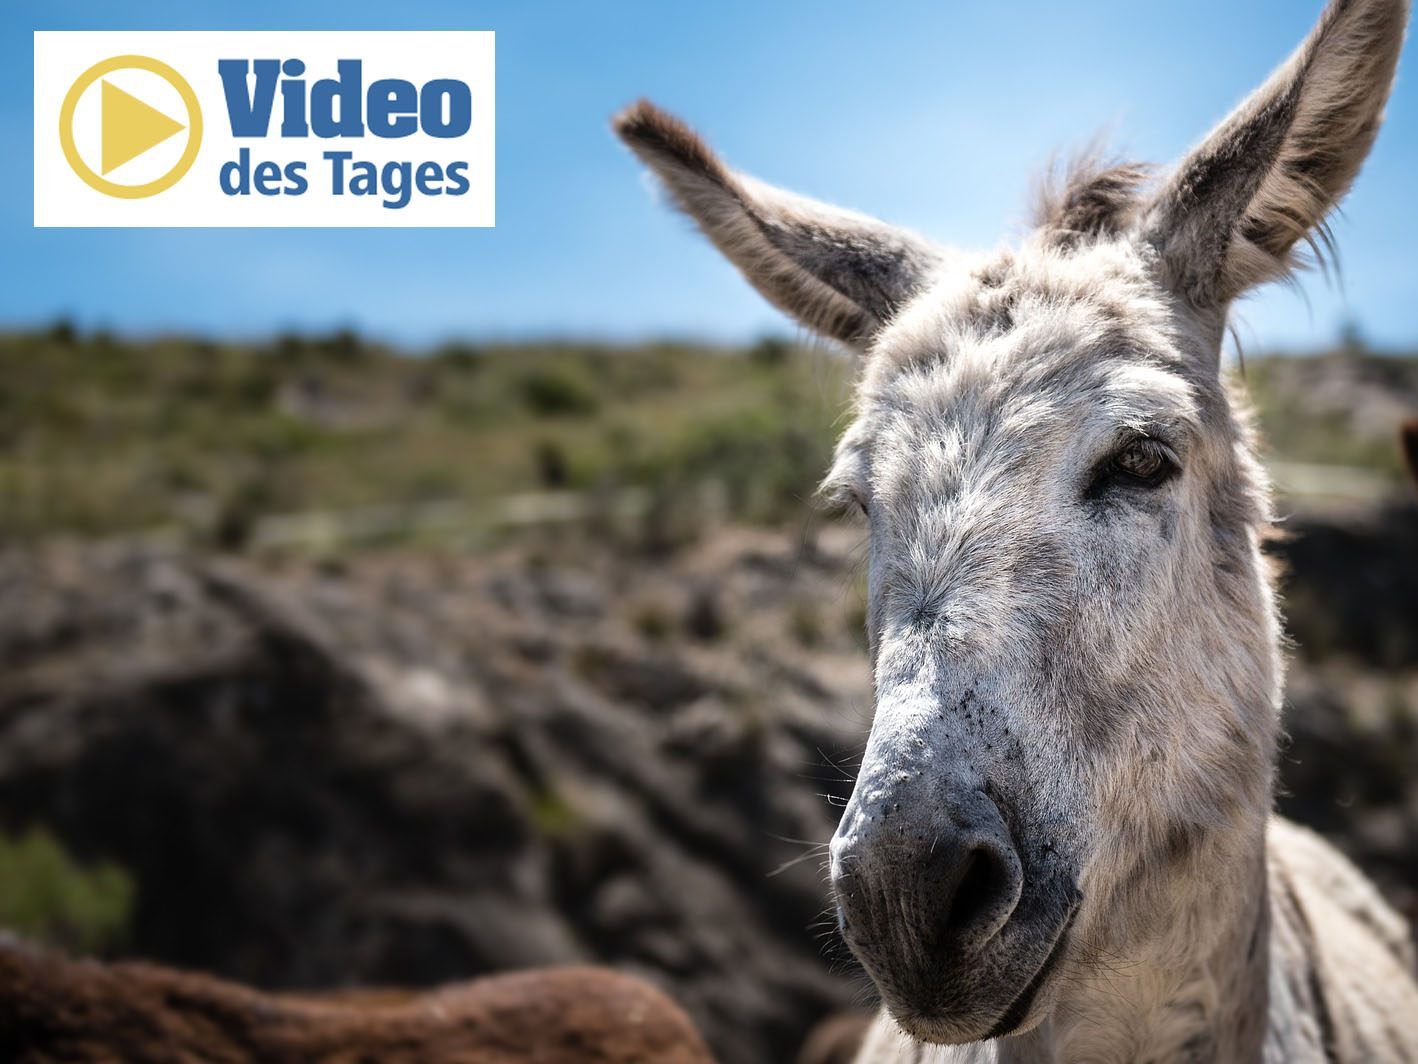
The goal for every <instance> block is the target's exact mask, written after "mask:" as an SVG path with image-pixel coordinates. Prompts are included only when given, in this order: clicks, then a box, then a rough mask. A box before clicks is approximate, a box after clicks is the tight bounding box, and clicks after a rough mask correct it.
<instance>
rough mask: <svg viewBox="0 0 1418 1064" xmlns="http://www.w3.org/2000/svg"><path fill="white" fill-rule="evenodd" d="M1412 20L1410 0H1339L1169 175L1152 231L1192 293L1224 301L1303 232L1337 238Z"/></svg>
mask: <svg viewBox="0 0 1418 1064" xmlns="http://www.w3.org/2000/svg"><path fill="white" fill-rule="evenodd" d="M1407 18H1408V0H1331V2H1330V4H1329V7H1328V8H1326V10H1325V12H1324V14H1323V15H1322V16H1321V18H1320V21H1319V24H1318V25H1317V26H1316V27H1315V28H1314V30H1313V31H1311V33H1310V36H1309V38H1308V39H1307V40H1306V41H1305V42H1304V43H1303V44H1302V45H1300V47H1299V48H1298V49H1297V50H1296V51H1295V53H1294V54H1293V55H1292V56H1291V57H1290V58H1289V60H1288V61H1286V62H1285V63H1284V64H1283V65H1282V66H1281V67H1280V68H1279V69H1277V70H1276V71H1275V73H1274V74H1272V75H1271V76H1270V79H1269V80H1268V81H1267V82H1266V83H1265V84H1264V85H1262V86H1261V87H1260V88H1259V89H1258V90H1257V91H1256V92H1255V93H1254V94H1252V95H1251V97H1250V98H1249V99H1247V100H1246V101H1245V102H1244V103H1242V104H1241V105H1240V106H1239V107H1238V108H1236V110H1235V111H1234V112H1232V114H1231V116H1230V117H1229V118H1227V119H1226V120H1225V121H1224V122H1222V123H1221V125H1219V126H1218V127H1217V128H1216V129H1215V130H1214V131H1213V132H1212V133H1211V135H1210V136H1208V137H1207V138H1206V140H1205V141H1203V142H1202V144H1201V145H1200V147H1198V148H1196V149H1195V150H1194V151H1193V152H1192V153H1191V154H1190V155H1189V156H1187V158H1186V159H1185V160H1183V162H1182V163H1181V165H1180V166H1179V167H1178V169H1177V171H1176V173H1175V174H1174V175H1173V176H1172V177H1171V179H1170V180H1169V181H1168V182H1167V183H1165V184H1164V185H1163V187H1162V189H1161V190H1160V192H1159V193H1158V195H1157V198H1156V199H1155V200H1154V201H1153V203H1152V204H1151V206H1150V208H1149V212H1148V214H1147V215H1146V220H1145V222H1144V227H1145V232H1146V234H1147V236H1148V237H1149V239H1150V240H1151V242H1152V243H1153V244H1154V245H1156V246H1157V247H1158V248H1159V249H1160V251H1161V252H1162V256H1163V261H1164V262H1165V264H1166V266H1167V268H1168V270H1169V272H1170V274H1171V279H1172V281H1173V283H1174V284H1175V286H1176V287H1177V288H1178V290H1179V291H1180V292H1181V293H1182V294H1183V295H1185V296H1187V297H1188V298H1189V299H1191V300H1192V302H1193V303H1195V304H1196V305H1198V306H1219V305H1224V304H1225V303H1226V302H1227V301H1228V300H1230V299H1233V298H1235V297H1236V296H1238V295H1240V294H1241V293H1242V292H1244V291H1245V290H1246V289H1247V288H1250V287H1251V286H1252V285H1256V284H1259V283H1261V282H1262V281H1268V280H1271V279H1272V278H1275V277H1278V276H1281V275H1283V274H1284V273H1286V272H1287V271H1288V270H1290V269H1291V268H1292V267H1293V266H1295V265H1296V262H1295V259H1294V254H1293V253H1294V249H1295V245H1296V243H1297V242H1298V241H1300V240H1301V239H1305V240H1307V241H1310V242H1313V240H1314V239H1315V237H1316V236H1318V239H1319V240H1320V241H1322V242H1324V243H1326V244H1327V243H1328V233H1327V231H1326V230H1324V228H1323V225H1324V219H1325V216H1326V215H1327V214H1328V213H1329V211H1330V209H1331V208H1333V207H1334V206H1335V204H1336V203H1338V202H1339V200H1340V199H1341V198H1342V197H1343V196H1344V193H1345V192H1346V191H1348V189H1349V185H1350V183H1351V182H1352V181H1353V180H1354V176H1355V174H1357V173H1358V172H1359V166H1360V164H1361V163H1362V162H1363V161H1364V157H1365V156H1366V155H1368V153H1369V148H1370V146H1371V145H1372V144H1373V142H1374V135H1375V134H1376V133H1377V132H1378V128H1379V122H1380V120H1381V115H1382V112H1383V108H1384V104H1385V102H1386V101H1387V100H1388V95H1389V89H1390V87H1391V86H1392V84H1393V75H1394V67H1395V65H1396V64H1397V61H1398V53H1399V49H1400V47H1401V46H1402V43H1403V31H1404V26H1405V24H1406V22H1407ZM1314 230H1318V233H1313V232H1312V231H1314Z"/></svg>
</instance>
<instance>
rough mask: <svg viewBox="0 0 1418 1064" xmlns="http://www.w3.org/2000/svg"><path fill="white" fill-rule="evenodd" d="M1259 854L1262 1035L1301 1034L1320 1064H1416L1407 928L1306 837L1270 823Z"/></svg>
mask: <svg viewBox="0 0 1418 1064" xmlns="http://www.w3.org/2000/svg"><path fill="white" fill-rule="evenodd" d="M1267 850H1268V855H1269V865H1270V892H1271V911H1272V919H1273V927H1272V939H1271V947H1272V959H1273V961H1274V965H1273V968H1272V979H1271V999H1272V1000H1271V1018H1272V1034H1273V1035H1274V1034H1277V1033H1279V1032H1278V1030H1277V1029H1285V1028H1289V1029H1290V1030H1292V1031H1296V1032H1298V1031H1299V1030H1300V1029H1302V1028H1303V1029H1305V1030H1306V1031H1308V1032H1309V1036H1310V1037H1311V1038H1313V1039H1316V1040H1317V1041H1318V1042H1319V1043H1321V1045H1323V1046H1324V1047H1327V1049H1328V1051H1329V1054H1330V1056H1329V1058H1328V1059H1334V1060H1340V1061H1361V1060H1418V1025H1415V1023H1414V1017H1415V1016H1418V982H1415V980H1414V944H1413V938H1412V932H1411V931H1410V929H1409V926H1408V922H1407V921H1406V920H1404V919H1403V917H1401V916H1400V915H1399V914H1398V913H1397V912H1395V911H1394V910H1393V908H1392V907H1391V906H1389V905H1388V903H1387V902H1385V901H1384V900H1383V898H1382V897H1380V895H1379V892H1378V890H1377V889H1376V888H1375V887H1374V885H1373V883H1371V882H1370V881H1369V880H1368V879H1366V878H1365V877H1364V875H1363V873H1361V872H1360V871H1359V870H1358V869H1357V868H1355V867H1354V865H1353V864H1352V863H1350V861H1349V859H1348V858H1346V857H1345V856H1344V855H1342V854H1341V853H1340V852H1339V851H1338V850H1336V849H1335V848H1334V847H1333V846H1331V845H1330V844H1329V843H1327V842H1325V841H1324V840H1323V839H1322V838H1320V837H1319V836H1318V835H1316V834H1315V833H1314V832H1312V831H1309V830H1308V829H1306V828H1302V827H1300V826H1298V825H1296V824H1292V823H1290V822H1289V821H1287V820H1284V819H1282V818H1280V817H1273V818H1272V819H1271V822H1270V830H1269V834H1268V846H1267ZM1287 1014H1288V1015H1287ZM1301 1014H1302V1015H1301Z"/></svg>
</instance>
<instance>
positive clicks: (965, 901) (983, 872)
mask: <svg viewBox="0 0 1418 1064" xmlns="http://www.w3.org/2000/svg"><path fill="white" fill-rule="evenodd" d="M1017 888H1018V883H1017V875H1016V871H1015V863H1014V862H1012V861H1010V860H1008V859H1007V858H1006V857H1005V855H1004V854H1002V853H1000V852H999V850H998V849H997V848H996V847H994V846H991V845H989V844H987V843H986V844H977V845H975V846H974V847H972V848H971V850H970V852H969V854H968V855H967V856H966V858H965V861H964V871H963V872H962V873H961V875H960V878H959V879H958V880H957V881H956V886H955V890H954V892H953V893H952V895H951V896H950V897H949V898H948V899H947V900H946V904H945V912H944V916H943V919H942V921H941V930H942V931H943V932H944V933H945V934H946V935H947V936H949V937H950V938H951V939H952V940H954V941H956V942H961V943H972V944H978V943H983V942H985V941H987V940H988V939H989V938H991V937H992V936H993V935H994V934H995V932H996V931H998V930H999V929H1000V928H1001V927H1002V926H1004V923H1005V922H1006V921H1007V920H1008V919H1009V915H1010V913H1011V912H1013V910H1014V902H1015V900H1016V898H1017V895H1018V889H1017Z"/></svg>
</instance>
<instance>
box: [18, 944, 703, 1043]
mask: <svg viewBox="0 0 1418 1064" xmlns="http://www.w3.org/2000/svg"><path fill="white" fill-rule="evenodd" d="M0 1060H4V1061H8V1062H12V1064H58V1062H62V1064H112V1062H115V1061H127V1062H129V1064H138V1062H142V1061H150V1062H158V1061H161V1062H164V1064H217V1062H220V1064H355V1062H357V1061H378V1062H379V1064H713V1058H712V1057H711V1056H710V1054H709V1050H708V1049H707V1048H706V1047H705V1045H704V1042H703V1041H702V1040H701V1039H700V1037H699V1034H698V1033H697V1032H696V1031H695V1029H694V1026H693V1024H692V1023H691V1022H690V1020H689V1017H688V1016H686V1015H685V1014H684V1012H683V1011H682V1010H681V1009H680V1008H679V1006H678V1005H676V1004H675V1003H674V1002H673V1001H671V1000H670V999H669V998H668V997H666V996H665V995H664V994H663V993H662V992H661V991H659V990H657V989H655V988H654V987H652V986H650V985H649V984H648V983H646V982H644V981H643V980H640V979H637V978H635V977H633V976H630V975H625V974H623V973H620V972H615V971H611V970H609V969H605V968H543V969H534V970H531V971H524V972H510V973H505V974H502V975H494V976H486V977H484V978H482V979H475V980H473V981H471V982H466V983H454V984H449V985H447V986H443V987H439V988H437V989H433V990H424V991H408V990H346V991H330V992H326V993H320V994H305V995H302V994H292V993H284V994H272V993H265V992H262V991H259V990H254V989H252V988H251V987H247V986H243V985H241V984H238V983H230V982H227V981H226V980H223V979H216V978H213V977H211V976H208V975H202V974H200V973H197V972H189V971H182V970H180V969H176V968H164V967H162V966H160V965H155V964H143V963H133V962H124V963H114V964H104V963H101V962H99V961H94V960H74V959H71V958H69V957H65V956H63V955H61V954H58V953H53V952H49V951H46V950H43V949H40V948H37V947H35V946H31V945H29V944H27V943H24V942H20V941H18V940H15V939H13V938H11V937H9V936H7V935H5V934H4V933H3V932H0Z"/></svg>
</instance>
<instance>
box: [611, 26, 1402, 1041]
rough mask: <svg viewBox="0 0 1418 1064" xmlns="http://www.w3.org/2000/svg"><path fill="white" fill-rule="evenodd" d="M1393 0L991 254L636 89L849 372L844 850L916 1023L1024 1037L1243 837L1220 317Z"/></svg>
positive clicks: (1307, 204)
mask: <svg viewBox="0 0 1418 1064" xmlns="http://www.w3.org/2000/svg"><path fill="white" fill-rule="evenodd" d="M1406 7H1407V5H1406V2H1404V0H1336V2H1335V3H1333V4H1332V5H1331V7H1330V8H1329V9H1328V10H1327V11H1326V13H1325V15H1324V16H1323V18H1322V19H1321V22H1320V24H1319V25H1318V26H1317V28H1316V29H1315V31H1314V32H1313V33H1312V35H1311V37H1310V38H1309V39H1308V40H1307V41H1306V42H1305V44H1304V45H1302V47H1301V48H1300V49H1299V50H1298V51H1297V52H1296V53H1295V55H1294V56H1292V57H1291V59H1290V60H1289V61H1288V62H1287V63H1286V64H1285V65H1284V66H1282V67H1281V68H1280V69H1279V70H1278V71H1277V72H1276V73H1275V75H1274V76H1273V77H1272V78H1271V79H1270V80H1269V81H1268V82H1267V83H1266V85H1265V86H1263V87H1262V88H1261V89H1260V90H1259V91H1258V92H1257V93H1256V94H1255V95H1254V96H1253V97H1252V98H1251V99H1249V100H1248V101H1246V102H1245V103H1244V104H1243V105H1242V106H1241V107H1240V108H1239V109H1238V110H1237V111H1236V112H1235V113H1234V114H1233V115H1232V116H1231V117H1230V118H1228V119H1227V120H1226V121H1225V122H1223V123H1222V125H1221V126H1220V127H1218V129H1217V130H1216V131H1215V132H1214V133H1213V134H1212V135H1211V136H1210V137H1209V138H1208V139H1207V140H1206V141H1204V142H1203V143H1202V145H1201V146H1200V147H1199V148H1197V149H1196V150H1195V151H1194V152H1193V153H1192V154H1191V155H1190V156H1189V157H1188V158H1186V159H1185V160H1183V162H1182V163H1181V164H1180V165H1179V166H1178V167H1177V169H1176V170H1175V172H1174V173H1173V174H1172V175H1171V176H1170V177H1168V178H1167V179H1165V180H1164V181H1162V182H1160V183H1158V184H1157V185H1156V186H1154V187H1150V188H1148V187H1145V185H1144V181H1143V176H1144V175H1143V171H1141V170H1140V169H1138V168H1134V167H1114V168H1111V169H1098V168H1092V169H1089V168H1080V169H1078V170H1076V171H1075V172H1074V173H1072V174H1071V175H1069V177H1068V178H1067V179H1066V180H1065V181H1064V183H1063V185H1062V188H1061V189H1060V190H1059V191H1058V192H1057V193H1055V194H1054V195H1052V196H1050V197H1048V198H1047V200H1046V202H1045V204H1044V209H1043V210H1042V211H1041V214H1040V218H1039V225H1038V228H1037V230H1036V231H1035V232H1034V233H1032V234H1031V235H1030V236H1029V237H1028V238H1026V239H1025V241H1024V242H1023V244H1022V246H1020V247H1019V248H1017V249H1015V250H1013V251H1010V252H1005V253H997V254H994V255H990V256H984V257H978V258H972V257H969V256H965V255H961V254H957V253H953V252H948V251H945V250H942V249H940V248H938V247H937V246H935V245H933V244H931V243H929V242H927V241H925V240H923V239H922V238H920V237H918V236H916V235H914V234H912V233H908V232H905V231H902V230H899V229H895V228H892V227H889V226H886V225H883V224H882V223H879V222H875V221H873V220H871V219H868V218H865V217H862V216H860V215H856V214H852V213H849V212H845V211H840V210H835V209H832V208H829V207H825V206H823V205H821V204H818V203H815V202H812V201H809V200H805V199H802V198H800V197H796V196H792V195H790V194H787V193H784V192H781V191H779V190H776V189H773V188H770V187H768V186H766V185H763V184H761V183H759V182H757V181H754V180H753V179H751V178H747V177H744V176H742V175H739V174H736V173H734V172H732V171H729V170H728V169H726V168H725V167H724V166H723V165H722V164H721V163H720V162H719V160H718V159H717V158H716V157H715V156H714V155H713V154H712V153H711V152H710V151H709V150H708V149H707V148H706V147H705V146H704V145H703V143H702V142H701V141H699V139H698V138H697V137H695V135H694V134H693V133H692V132H690V131H689V129H688V128H687V127H685V126H684V125H682V124H681V123H679V122H678V121H677V120H675V119H674V118H672V117H670V116H668V115H666V114H664V113H663V112H660V111H658V110H656V109H655V108H654V107H652V106H651V105H649V104H646V103H641V104H639V105H637V106H635V107H633V108H631V109H630V110H628V111H627V112H625V113H624V114H622V115H621V116H620V117H619V118H618V119H617V130H618V132H619V133H620V134H621V136H622V137H624V138H625V139H626V141H627V142H628V143H629V144H630V145H631V147H632V148H633V149H634V150H635V151H636V152H637V154H639V155H640V156H641V158H642V159H644V160H645V161H646V163H647V164H649V165H650V166H651V167H652V169H654V170H655V172H656V173H657V174H658V175H659V176H660V177H661V178H662V179H663V180H664V182H665V184H666V185H667V186H668V188H669V189H670V191H671V192H672V194H673V195H674V197H675V198H676V200H677V202H678V204H679V205H680V206H681V208H682V209H684V210H685V211H686V212H687V213H688V214H689V215H690V216H691V217H693V218H694V219H695V220H696V221H697V222H698V224H699V226H700V227H701V229H703V231H704V232H705V234H706V235H707V236H708V237H709V238H710V239H711V240H712V241H713V242H714V243H715V244H716V245H717V246H718V247H719V248H720V249H721V250H722V251H723V252H724V253H725V254H726V255H727V256H728V257H729V258H730V259H731V260H732V261H733V262H734V263H735V264H736V265H738V266H739V267H740V269H742V270H743V272H744V274H745V275H746V276H747V278H748V279H749V280H750V281H751V282H752V283H753V284H754V285H755V286H756V287H757V288H758V289H759V290H760V291H761V292H763V294H764V295H765V296H767V297H768V298H769V299H770V300H771V301H773V302H774V303H775V304H776V305H778V306H779V307H781V308H783V309H785V310H787V311H788V312H789V313H791V314H793V315H794V316H796V317H797V318H798V319H799V320H800V321H802V322H803V323H804V324H806V325H808V326H810V327H811V328H814V329H816V330H817V331H819V332H821V333H823V334H824V335H827V336H830V337H833V338H836V339H838V340H840V341H843V342H844V343H846V344H848V345H849V346H852V347H854V348H856V349H858V350H859V351H860V352H862V354H863V356H864V367H863V373H862V378H861V383H860V386H859V390H858V397H857V417H856V420H855V422H854V424H853V425H852V426H851V428H850V429H849V430H848V431H847V433H846V434H845V435H844V437H843V439H842V441H841V444H840V445H839V448H838V455H837V459H836V462H835V464H834V468H833V470H832V472H831V474H830V475H829V477H828V490H829V492H830V493H831V494H833V495H834V496H836V497H837V498H840V499H844V500H851V501H853V502H855V503H856V504H857V505H859V506H860V507H861V508H862V510H863V511H864V512H865V513H866V515H867V517H868V521H869V525H870V581H869V586H870V590H869V608H868V627H869V636H870V644H871V654H872V661H873V668H874V679H875V687H876V713H875V719H874V722H873V726H872V731H871V736H870V738H869V740H868V744H867V750H866V754H865V757H864V759H863V762H862V768H861V772H860V775H859V777H858V780H857V785H856V789H855V791H854V793H853V796H852V800H851V802H850V804H849V805H848V807H847V809H846V811H845V813H844V815H843V817H842V822H841V824H840V826H839V828H838V831H837V834H836V836H835V838H834V839H833V842H832V862H831V867H832V878H833V886H834V890H835V893H836V896H837V901H838V908H839V915H840V925H841V928H842V931H843V934H844V936H845V937H846V940H847V942H848V943H849V945H850V946H851V947H852V949H853V951H854V952H855V954H856V955H857V957H858V958H859V959H860V960H861V962H862V963H863V965H864V966H865V967H866V969H867V970H868V972H870V974H871V975H872V977H873V978H874V980H875V981H876V983H877V986H878V988H879V989H880V991H881V993H882V996H883V998H884V1000H885V1002H886V1004H887V1005H888V1007H889V1008H890V1009H891V1010H892V1012H893V1014H894V1015H895V1016H896V1018H897V1020H898V1021H899V1022H900V1023H901V1024H902V1026H903V1027H904V1028H905V1029H906V1030H907V1031H908V1032H909V1033H911V1034H912V1035H914V1036H916V1037H918V1038H921V1039H923V1040H927V1041H938V1042H965V1041H973V1040H977V1039H981V1038H990V1037H997V1036H1001V1035H1006V1034H1011V1033H1018V1032H1021V1031H1024V1030H1027V1029H1029V1028H1030V1027H1032V1026H1034V1025H1035V1024H1037V1023H1038V1022H1040V1020H1041V1019H1042V1018H1043V1017H1045V1016H1046V1015H1047V1014H1048V1013H1049V1010H1050V1009H1051V1007H1052V1005H1053V1004H1054V1003H1055V1002H1056V1001H1057V1000H1058V997H1059V994H1060V987H1061V986H1062V985H1063V984H1064V983H1065V982H1066V980H1065V979H1064V978H1062V975H1063V973H1066V972H1068V971H1070V970H1072V971H1074V972H1077V971H1079V970H1080V969H1081V968H1084V967H1086V966H1087V964H1088V963H1089V962H1090V961H1095V960H1096V959H1097V958H1098V957H1099V956H1102V955H1104V954H1107V953H1109V952H1112V951H1115V950H1122V949H1124V948H1129V949H1135V948H1137V947H1138V945H1139V944H1140V943H1142V944H1150V945H1151V946H1152V947H1154V948H1156V949H1159V950H1166V949H1169V948H1171V947H1170V946H1169V942H1176V941H1185V940H1186V939H1187V938H1188V936H1190V937H1192V938H1194V937H1195V936H1197V935H1201V934H1205V930H1204V928H1205V926H1206V923H1205V921H1204V920H1202V919H1201V918H1200V914H1201V913H1203V912H1204V911H1207V910H1214V909H1215V908H1216V907H1217V906H1218V905H1225V904H1228V900H1227V894H1226V885H1227V879H1228V876H1231V875H1235V874H1236V873H1237V871H1238V865H1239V864H1240V862H1241V861H1242V859H1243V858H1242V855H1245V854H1251V855H1254V854H1258V853H1259V852H1260V850H1259V847H1260V842H1259V839H1260V835H1261V832H1262V831H1263V824H1264V818H1265V815H1266V812H1267V809H1268V804H1269V794H1270V761H1271V758H1272V755H1273V747H1274V734H1275V705H1276V701H1277V687H1278V682H1279V680H1278V673H1279V669H1278V665H1277V663H1276V661H1275V644H1276V622H1275V617H1274V611H1273V607H1272V604H1271V599H1270V593H1269V589H1268V585H1267V581H1266V580H1265V578H1264V575H1263V573H1262V571H1261V566H1260V561H1259V555H1258V550H1257V539H1258V535H1259V531H1260V529H1261V528H1262V526H1263V524H1264V521H1265V519H1266V501H1265V491H1264V486H1263V483H1262V479H1261V476H1260V474H1259V472H1258V469H1257V466H1256V463H1255V461H1254V459H1253V457H1252V454H1251V450H1250V445H1249V436H1248V433H1247V431H1246V429H1245V427H1244V424H1243V423H1242V422H1241V421H1239V420H1238V418H1237V416H1236V415H1235V413H1234V412H1233V410H1232V409H1231V406H1230V404H1229V403H1228V401H1227V398H1226V394H1225V391H1224V389H1223V387H1222V385H1221V383H1220V379H1219V376H1218V368H1217V366H1218V361H1219V349H1220V341H1221V335H1222V332H1223V329H1224V326H1225V318H1226V312H1227V307H1228V305H1229V303H1230V301H1231V300H1232V299H1233V298H1234V297H1235V296H1237V295H1238V294H1240V293H1241V292H1242V291H1244V290H1245V289H1246V288H1247V287H1249V286H1251V285H1253V284H1256V283H1258V282H1260V281H1263V280H1265V279H1268V278H1270V277H1273V276H1276V275H1279V274H1282V273H1284V272H1285V271H1286V270H1288V269H1289V268H1291V266H1292V265H1293V262H1292V257H1291V256H1292V250H1293V248H1294V246H1295V244H1296V243H1297V242H1298V241H1299V240H1300V239H1301V238H1302V237H1303V236H1305V234H1306V233H1307V232H1308V231H1309V230H1310V229H1311V228H1312V227H1316V226H1320V225H1322V222H1323V218H1324V216H1325V214H1326V213H1327V212H1328V210H1329V209H1330V208H1331V207H1332V206H1333V205H1334V204H1335V202H1337V200H1338V198H1339V197H1340V196H1341V195H1342V194H1343V193H1344V191H1345V190H1346V189H1347V187H1348V185H1349V183H1350V181H1351V180H1352V179H1353V177H1354V175H1355V173H1356V172H1357V170H1358V167H1359V164H1360V162H1361V161H1362V158H1363V156H1364V154H1365V153H1366V152H1367V150H1368V147H1369V145H1370V144H1371V142H1372V140H1373V137H1374V134H1375V131H1376V129H1377V124H1378V116H1379V113H1380V111H1381V109H1382V107H1383V103H1384V101H1385V99H1386V97H1387V92H1388V87H1389V84H1390V82H1391V79H1392V75H1393V70H1394V64H1395V61H1396V55H1397V51H1398V45H1399V41H1400V39H1401V37H1402V30H1403V24H1404V20H1405V16H1406ZM1179 883H1182V884H1190V885H1191V887H1190V889H1178V884H1179Z"/></svg>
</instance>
